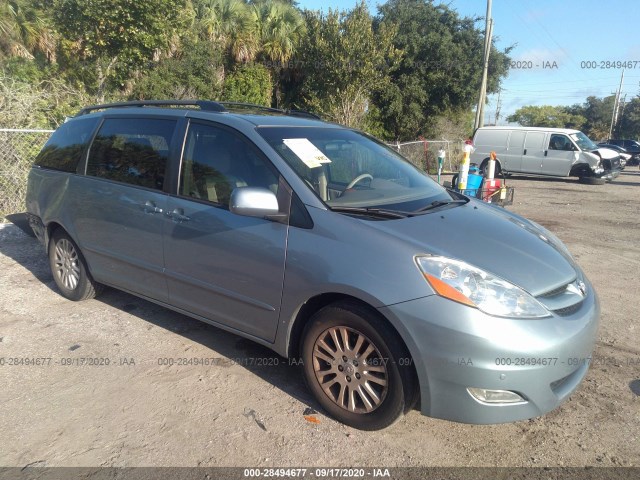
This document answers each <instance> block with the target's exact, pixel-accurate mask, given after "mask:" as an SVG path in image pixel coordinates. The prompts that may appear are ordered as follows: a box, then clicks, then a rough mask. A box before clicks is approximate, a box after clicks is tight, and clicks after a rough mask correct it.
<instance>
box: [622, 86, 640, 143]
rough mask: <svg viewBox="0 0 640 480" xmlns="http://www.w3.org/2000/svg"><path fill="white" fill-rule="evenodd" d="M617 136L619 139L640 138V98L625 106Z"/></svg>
mask: <svg viewBox="0 0 640 480" xmlns="http://www.w3.org/2000/svg"><path fill="white" fill-rule="evenodd" d="M616 135H617V137H618V138H630V139H634V140H637V139H639V138H640V96H637V97H635V98H633V99H631V101H630V102H628V103H627V104H625V105H624V108H623V110H622V113H621V117H620V120H619V122H618V129H617V130H616Z"/></svg>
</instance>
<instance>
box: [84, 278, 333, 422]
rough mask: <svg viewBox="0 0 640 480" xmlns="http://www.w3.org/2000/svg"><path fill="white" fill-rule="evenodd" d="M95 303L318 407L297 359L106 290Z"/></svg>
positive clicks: (311, 405)
mask: <svg viewBox="0 0 640 480" xmlns="http://www.w3.org/2000/svg"><path fill="white" fill-rule="evenodd" d="M96 301H99V302H102V303H103V304H105V305H108V306H110V307H112V308H115V309H118V310H122V311H125V312H127V313H128V314H129V315H133V316H135V317H137V318H139V319H140V320H143V321H144V322H147V323H149V324H152V325H155V326H156V327H159V328H162V329H165V330H167V331H170V332H172V333H175V334H177V335H180V336H182V337H184V338H186V339H188V340H190V341H192V342H194V343H199V344H200V345H202V346H204V347H205V348H207V349H209V350H211V351H212V353H211V355H208V357H209V358H216V359H217V361H218V362H219V363H218V366H219V368H224V367H229V366H231V365H236V364H237V365H239V366H241V367H243V368H245V369H246V370H248V371H249V372H251V373H252V374H254V375H256V376H258V377H260V378H261V379H263V380H264V381H266V382H268V383H270V384H271V385H273V386H274V387H277V388H278V389H280V390H282V391H283V392H285V393H286V394H288V395H291V396H292V397H294V398H296V399H297V400H299V401H300V402H302V403H303V404H304V405H305V406H306V407H311V408H314V409H316V410H319V409H320V408H321V407H320V405H319V404H317V403H316V402H315V400H314V399H313V397H312V396H311V394H310V393H309V391H308V390H307V387H306V385H305V384H304V379H303V376H302V366H301V363H300V362H299V361H298V360H297V359H286V358H284V357H281V356H280V355H278V354H277V353H275V352H274V351H273V350H271V349H269V348H267V347H264V346H262V345H260V344H258V343H255V342H253V341H251V340H248V339H246V338H244V337H241V336H239V335H235V334H233V333H230V332H227V331H226V330H223V329H221V328H217V327H215V326H213V325H210V324H208V323H204V322H201V321H199V320H196V319H193V318H191V317H188V316H186V315H183V314H180V313H177V312H174V311H173V310H169V309H167V308H164V307H162V306H160V305H156V304H155V303H153V302H149V301H147V300H143V299H141V298H139V297H136V296H135V295H131V294H128V293H126V292H122V291H120V290H116V289H113V288H108V289H106V290H105V291H104V292H103V293H102V294H101V295H100V296H98V297H97V298H96ZM166 356H167V357H168V358H172V357H174V355H172V354H171V352H167V355H166ZM184 356H187V357H188V355H185V354H184V353H182V352H181V353H180V354H179V355H178V354H176V355H175V357H184ZM199 357H200V355H199V356H198V358H199ZM204 357H205V358H206V357H207V356H206V355H205V356H204ZM220 357H223V358H220ZM213 368H216V367H213ZM301 413H302V412H301Z"/></svg>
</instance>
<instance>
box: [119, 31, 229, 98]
mask: <svg viewBox="0 0 640 480" xmlns="http://www.w3.org/2000/svg"><path fill="white" fill-rule="evenodd" d="M223 81H224V67H223V57H222V52H220V50H218V49H216V48H214V47H213V45H211V44H210V43H209V42H202V41H200V42H198V41H195V40H186V41H185V42H184V43H183V45H182V48H181V50H180V52H179V53H177V54H176V55H175V56H173V57H169V58H164V59H161V60H160V61H159V62H158V63H157V64H156V65H155V66H154V67H153V68H152V69H150V70H147V71H146V73H145V75H144V76H142V77H141V78H140V79H139V80H138V81H137V82H136V83H135V85H134V86H133V89H132V92H131V94H130V98H133V99H138V100H144V99H174V98H177V99H191V98H206V99H214V100H215V99H218V98H219V97H220V95H221V93H222V86H223Z"/></svg>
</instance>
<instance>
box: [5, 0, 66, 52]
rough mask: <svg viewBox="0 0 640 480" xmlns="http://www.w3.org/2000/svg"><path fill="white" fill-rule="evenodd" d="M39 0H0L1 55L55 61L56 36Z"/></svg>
mask: <svg viewBox="0 0 640 480" xmlns="http://www.w3.org/2000/svg"><path fill="white" fill-rule="evenodd" d="M38 3H39V2H33V1H27V0H0V58H1V57H2V56H8V57H21V58H29V59H32V58H34V56H42V57H44V58H46V59H48V60H50V61H51V60H55V36H54V33H53V31H52V29H51V28H50V25H49V22H48V20H49V19H48V17H47V16H46V14H45V12H44V11H43V10H42V9H41V8H40V5H38Z"/></svg>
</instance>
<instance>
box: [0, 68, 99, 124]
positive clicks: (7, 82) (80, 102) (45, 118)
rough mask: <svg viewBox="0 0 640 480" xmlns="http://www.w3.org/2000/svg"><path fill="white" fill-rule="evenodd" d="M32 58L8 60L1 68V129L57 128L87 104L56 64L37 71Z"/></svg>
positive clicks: (79, 90) (83, 92) (82, 92)
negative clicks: (27, 59) (59, 72)
mask: <svg viewBox="0 0 640 480" xmlns="http://www.w3.org/2000/svg"><path fill="white" fill-rule="evenodd" d="M36 70H37V66H36V64H35V62H33V61H24V60H22V61H10V62H8V64H7V65H6V66H4V67H2V68H0V103H1V104H2V108H0V128H56V127H57V126H58V125H60V124H61V123H62V122H63V121H64V119H65V117H67V116H71V115H74V114H75V113H77V112H78V110H80V108H82V107H83V106H86V105H87V104H88V103H90V101H89V99H88V95H87V93H86V92H85V91H84V90H82V89H77V88H74V87H72V86H70V85H69V84H68V83H67V82H65V80H64V79H63V78H61V77H60V76H58V75H57V69H56V68H55V67H53V66H52V67H50V68H47V69H46V70H43V71H41V72H36Z"/></svg>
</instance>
